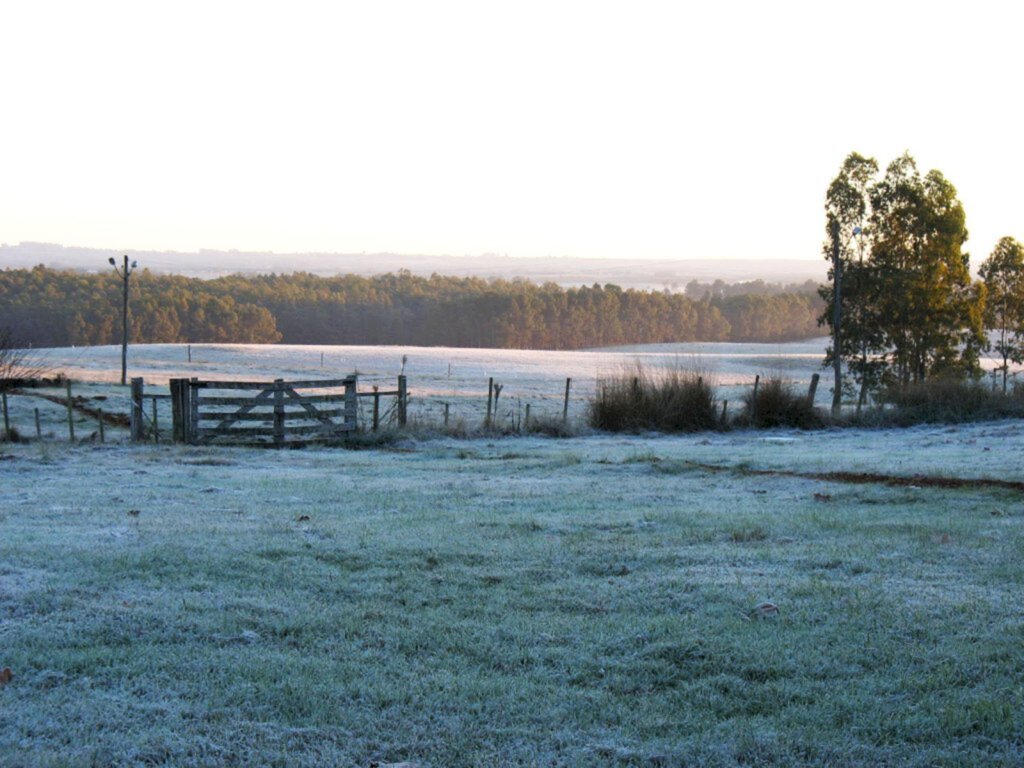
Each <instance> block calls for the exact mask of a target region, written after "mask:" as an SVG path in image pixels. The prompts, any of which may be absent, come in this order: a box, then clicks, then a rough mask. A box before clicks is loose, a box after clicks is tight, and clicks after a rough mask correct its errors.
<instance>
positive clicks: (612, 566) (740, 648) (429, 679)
mask: <svg viewBox="0 0 1024 768" xmlns="http://www.w3.org/2000/svg"><path fill="white" fill-rule="evenodd" d="M281 349H282V348H262V349H259V350H253V351H251V352H250V351H245V354H244V355H241V356H239V355H238V354H237V352H236V353H235V354H234V357H233V358H232V357H231V354H230V353H231V350H228V349H227V348H199V349H197V348H194V349H193V356H194V360H196V363H195V365H203V366H207V367H206V368H204V369H203V370H201V371H199V372H195V371H194V369H191V370H192V371H193V372H191V373H188V374H187V375H196V376H200V377H207V376H211V375H216V374H218V373H219V374H221V375H224V376H230V377H243V376H244V377H246V378H265V377H271V378H272V377H274V376H275V375H276V376H282V377H284V378H288V377H291V376H293V370H294V375H299V374H301V375H302V376H304V377H305V376H307V375H308V374H309V368H310V366H311V365H314V363H313V362H312V361H313V360H315V366H316V367H317V368H318V367H319V354H320V351H319V350H318V349H314V350H309V351H308V354H309V356H308V358H307V359H305V360H304V361H300V363H298V364H294V365H293V366H292V369H288V368H287V366H286V365H284V364H282V361H283V360H285V359H287V358H285V357H282V358H276V357H275V356H276V355H279V354H280V355H285V354H286V352H283V351H281ZM283 349H287V348H283ZM335 349H336V348H335ZM431 352H434V353H435V357H431ZM59 354H66V355H68V356H69V357H70V356H71V355H74V354H78V357H77V360H78V365H79V368H78V369H70V365H69V366H68V368H69V371H68V372H69V373H70V374H71V375H72V376H73V377H76V378H78V377H80V378H90V379H92V380H94V381H97V382H99V383H96V384H94V385H93V386H94V387H95V389H94V390H87V391H94V392H100V391H103V392H106V393H108V395H104V396H108V399H107V400H106V401H103V402H105V403H107V404H109V406H110V408H111V409H114V408H115V406H116V403H117V399H118V398H123V395H122V394H117V393H119V392H120V390H119V388H116V387H111V386H110V385H109V384H108V383H102V381H103V380H104V379H105V380H106V381H109V380H110V377H111V372H113V371H115V370H116V365H115V366H111V365H110V361H111V360H113V361H115V362H116V359H117V357H116V350H112V348H101V349H100V350H98V351H95V350H66V351H61V352H60V353H59ZM183 354H184V348H182V347H170V348H159V347H157V348H150V349H146V348H139V349H138V350H135V351H134V352H133V368H132V371H133V373H136V372H141V375H143V376H146V377H147V380H149V379H150V377H151V376H152V377H156V376H159V375H163V376H164V377H166V376H168V375H171V374H174V375H176V374H177V373H178V372H181V373H182V375H186V371H187V370H190V369H188V367H187V366H186V365H182V364H181V355H183ZM330 354H331V352H330V351H328V350H325V358H326V360H327V361H330ZM339 354H340V353H339ZM345 354H348V355H350V357H348V358H346V359H345V361H344V362H342V363H339V364H338V367H339V368H341V369H342V370H340V371H338V370H335V371H331V372H330V373H329V375H334V373H336V372H343V373H344V372H349V371H351V370H352V369H353V368H354V367H359V368H360V370H361V371H364V370H365V371H367V372H375V373H376V374H378V375H379V376H380V378H381V381H382V383H383V382H384V381H385V380H386V379H387V378H389V377H392V376H393V375H394V374H396V373H397V371H398V368H399V367H400V366H401V356H402V355H403V354H407V355H408V360H407V362H406V368H407V373H408V375H409V379H410V388H411V390H412V393H413V398H414V399H413V405H412V406H410V409H411V411H412V412H413V414H415V411H414V410H413V409H414V408H415V404H416V398H417V392H418V390H417V388H418V387H420V386H422V388H423V389H422V390H420V395H419V396H420V397H421V399H422V400H423V401H424V402H426V401H429V399H430V398H431V397H435V396H437V397H439V398H446V397H452V396H455V395H458V394H459V392H461V391H463V390H462V389H460V388H461V387H463V384H462V383H458V382H457V383H456V384H451V383H449V382H450V381H451V380H449V379H448V377H447V365H448V363H449V362H451V363H452V370H453V374H452V379H453V380H454V379H456V374H457V372H459V371H462V370H465V369H468V368H469V367H470V366H471V365H476V366H480V367H478V368H474V369H472V370H470V371H468V372H467V374H466V375H465V381H466V382H467V384H466V385H465V394H464V395H463V397H464V398H466V401H467V402H468V401H469V400H473V402H474V403H475V401H476V399H478V398H479V392H478V390H479V389H480V387H479V381H480V379H481V378H482V379H483V392H484V394H486V376H489V375H493V376H495V378H498V379H499V380H501V379H504V380H505V382H506V386H507V387H508V389H507V390H506V393H512V394H513V395H514V396H519V397H523V396H524V394H523V393H525V397H528V398H530V399H531V401H532V402H537V401H538V400H537V398H539V397H540V394H541V393H547V392H548V391H549V389H550V385H552V384H553V385H554V391H553V392H551V393H550V397H551V401H552V403H558V406H560V398H561V392H560V391H559V380H561V383H562V386H564V377H566V376H573V377H574V380H579V382H580V388H581V391H579V392H577V394H578V395H579V396H580V397H582V396H583V394H584V393H583V391H582V388H583V386H584V384H585V381H586V379H587V378H588V377H589V380H590V384H589V386H591V387H593V381H594V377H595V373H599V371H597V372H595V370H594V362H593V361H586V360H583V358H582V357H577V356H574V355H567V354H556V353H548V354H550V355H552V357H550V358H548V357H546V356H545V353H540V354H539V355H538V354H536V353H522V355H523V356H522V357H521V358H517V357H516V355H517V354H519V353H498V352H494V353H481V352H479V351H476V352H470V351H468V350H443V351H440V352H438V351H436V350H408V351H403V350H401V349H399V348H395V349H390V350H383V351H382V350H381V349H380V348H378V349H376V350H374V351H373V352H370V351H366V354H367V355H371V354H376V355H378V356H379V357H378V358H377V359H379V360H382V361H384V362H386V363H387V367H385V365H384V362H382V363H380V364H378V365H377V366H376V367H374V365H373V363H372V359H371V358H369V357H368V358H367V359H366V360H365V361H363V360H359V359H357V357H356V354H355V353H354V352H350V351H346V352H345ZM577 354H578V355H581V356H583V355H594V356H598V355H603V356H604V358H601V359H602V360H603V359H607V360H608V361H610V362H609V363H608V364H609V365H610V366H613V365H615V364H616V361H615V355H613V354H610V353H607V352H602V353H577ZM630 354H632V355H634V356H635V351H632V352H631V353H630ZM93 355H95V356H96V357H95V358H93V357H92V356H93ZM175 355H177V356H178V359H177V360H173V359H171V358H172V357H173V356H175ZM218 355H223V356H224V358H225V359H226V360H227V362H225V363H224V364H223V365H222V367H220V368H218V367H217V366H218V362H217V360H218V358H217V356H218ZM488 355H490V356H491V358H492V359H490V360H488V359H486V358H487V357H488ZM534 355H535V358H533V357H531V356H534ZM57 356H58V355H55V357H57ZM389 356H390V357H389ZM767 356H769V357H770V356H771V355H767ZM391 357H393V358H394V359H393V360H392V359H390V358H391ZM229 358H230V359H229ZM481 358H484V359H483V361H482V362H481ZM709 358H710V353H706V354H705V357H704V359H703V363H704V366H703V367H704V368H705V369H709V368H711V369H713V368H714V366H710V365H708V364H707V363H708V359H709ZM94 359H95V360H99V361H101V363H102V368H103V370H102V371H101V370H100V368H101V366H100V365H99V364H97V365H91V364H90V361H91V360H94ZM509 359H515V360H517V361H518V362H515V365H514V366H512V364H511V363H508V360H509ZM595 359H597V358H595ZM631 359H632V358H631ZM712 359H713V358H712ZM800 359H801V358H798V357H797V358H793V360H796V361H797V362H793V361H792V360H789V361H788V362H787V361H786V360H776V362H777V363H780V364H779V366H778V367H779V368H785V366H787V365H790V366H792V367H793V368H794V369H797V370H798V372H797V374H796V375H795V377H796V378H797V379H799V380H806V379H808V378H809V375H810V373H811V372H813V371H814V370H816V363H815V362H810V361H809V362H807V367H806V369H799V360H800ZM240 360H241V361H249V364H251V366H252V367H251V368H249V369H244V366H245V363H244V362H240ZM531 360H532V362H531ZM581 360H583V361H582V362H581ZM203 361H205V362H203ZM503 361H504V363H503ZM628 362H629V360H627V363H628ZM718 362H719V365H718V369H717V371H715V370H712V373H714V374H715V375H717V376H719V377H720V378H721V379H727V378H728V377H731V376H735V377H737V380H738V381H739V382H741V381H743V380H745V379H740V377H742V376H749V375H751V370H752V367H753V366H751V365H749V364H747V363H749V362H750V361H749V360H748V361H746V363H743V362H742V361H741V362H740V363H737V362H736V361H735V360H732V361H727V360H725V359H721V360H719V361H718ZM502 364H504V365H505V366H506V367H505V368H502V367H501V365H502ZM602 364H604V363H602ZM756 365H761V363H760V362H758V363H756ZM431 366H432V367H431ZM58 367H61V368H63V367H65V366H64V365H61V366H58ZM513 367H514V369H515V371H520V372H521V374H516V375H513V372H512V368H513ZM766 367H768V366H766ZM161 372H162V374H161ZM531 376H532V377H533V378H532V379H531V378H530V377H531ZM431 377H432V378H431ZM530 381H532V382H533V384H532V385H528V382H530ZM418 382H432V383H430V384H429V387H428V386H427V384H420V383H418ZM460 382H461V380H460ZM470 385H471V386H470ZM530 386H532V387H533V389H530ZM823 388H824V389H826V390H827V387H825V386H824V385H823ZM514 389H518V390H519V394H518V395H517V394H516V393H514V392H513V390H514ZM428 390H429V391H428ZM435 390H438V391H439V394H435ZM451 390H455V392H452V391H451ZM504 396H505V395H504V394H503V397H504ZM12 400H13V401H14V403H13V405H14V408H15V409H16V411H15V412H16V414H17V417H18V418H19V419H20V418H23V417H24V415H25V413H26V407H27V406H25V405H24V404H19V401H21V400H29V398H18V397H16V398H12ZM39 402H40V403H42V402H44V401H39ZM30 405H31V404H30ZM466 407H467V409H468V405H467V406H466ZM552 407H555V406H554V405H552ZM576 407H577V408H578V407H579V406H576ZM465 413H466V414H467V416H466V418H470V417H472V418H474V419H475V418H479V417H481V416H482V405H481V406H480V409H479V410H478V411H469V410H466V411H465ZM59 426H60V422H59V420H58V419H57V418H56V417H54V419H53V420H52V421H51V422H48V426H47V429H48V430H51V431H54V432H55V434H56V436H57V437H60V433H59ZM82 429H83V430H84V429H85V426H84V425H83V426H82ZM22 431H23V432H25V431H27V430H24V429H23V430H22ZM416 434H417V433H414V436H412V437H409V438H406V439H403V440H400V441H399V442H397V443H395V444H393V445H391V446H390V447H388V448H386V449H378V450H363V451H346V450H341V449H312V448H307V449H304V450H299V451H267V450H254V449H244V448H194V447H183V446H168V445H163V444H162V445H159V446H153V445H145V446H135V447H132V446H130V445H127V444H125V443H123V442H120V441H119V438H120V435H119V434H118V433H117V432H113V433H111V434H109V435H108V438H110V437H112V438H114V439H113V441H112V442H108V443H107V444H106V445H98V444H96V443H88V444H79V445H75V446H71V445H69V444H68V443H67V441H66V440H62V439H49V440H44V441H41V442H30V443H17V444H13V445H4V446H3V447H2V454H3V460H2V461H0V480H2V482H0V668H3V667H10V669H11V671H12V673H13V677H12V679H11V680H10V682H8V683H6V684H5V685H3V686H2V687H0V764H2V765H17V766H22V765H25V766H32V765H109V764H113V765H175V766H177V765H317V766H321V765H344V766H348V765H351V766H369V765H371V764H372V763H374V762H380V763H382V764H386V763H398V762H402V761H406V762H410V763H413V764H416V765H419V766H472V765H481V766H502V765H566V766H576V765H586V766H590V765H634V766H677V765H723V766H724V765H837V766H847V765H864V766H877V765H920V766H925V765H929V766H930V765H963V766H974V765H1006V766H1017V765H1021V764H1024V735H1022V734H1024V654H1022V648H1024V597H1022V587H1024V583H1022V582H1024V559H1022V557H1021V553H1022V552H1024V493H1022V492H1021V490H1020V486H1019V485H1017V486H1016V487H1014V486H1013V485H1012V482H1016V483H1018V484H1019V483H1020V482H1021V481H1024V471H1022V470H1024V459H1022V457H1024V424H1022V423H1021V422H1012V421H1004V422H997V423H991V424H976V425H968V426H952V427H950V426H928V427H916V428H913V429H907V430H887V431H860V430H829V431H820V432H811V433H802V432H792V431H778V432H744V431H734V432H729V433H722V434H708V435H697V436H686V437H661V436H653V435H643V436H609V435H584V436H581V437H576V438H571V439H550V438H538V437H530V438H526V437H514V438H503V437H493V438H486V437H485V438H478V439H473V440H454V439H449V438H432V439H424V438H422V437H417V436H415V435H416ZM838 473H849V474H843V475H841V474H838ZM858 475H859V476H858ZM883 476H889V477H891V478H892V481H887V480H886V479H885V477H883ZM958 478H959V479H970V480H973V481H977V482H972V483H968V484H958V483H956V482H953V480H955V479H958ZM855 481H856V482H855ZM1005 481H1012V482H1011V483H1009V484H1008V483H1006V482H1005ZM766 602H770V603H771V604H773V605H774V606H776V607H777V614H776V613H775V612H774V611H771V610H768V611H762V612H761V613H758V612H757V611H755V610H754V609H755V608H756V607H757V606H759V605H762V604H764V603H766ZM762 613H767V614H768V615H767V617H766V618H763V619H762V618H760V616H761V614H762Z"/></svg>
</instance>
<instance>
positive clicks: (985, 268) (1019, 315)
mask: <svg viewBox="0 0 1024 768" xmlns="http://www.w3.org/2000/svg"><path fill="white" fill-rule="evenodd" d="M978 273H979V274H980V275H981V279H982V280H984V284H985V313H984V317H983V319H984V325H985V330H987V331H991V332H993V333H994V334H995V339H994V340H992V341H991V342H990V347H991V348H992V349H994V350H995V352H996V354H998V355H999V357H1000V359H1001V360H1002V361H1003V362H1002V366H1000V369H999V370H1001V372H1002V374H1003V392H1004V393H1005V392H1006V387H1007V376H1008V374H1009V370H1010V363H1016V364H1017V365H1020V364H1021V363H1024V247H1022V246H1021V244H1020V243H1018V242H1017V241H1016V240H1014V239H1013V238H1012V237H1004V238H1002V239H1001V240H1000V241H999V242H998V243H997V244H996V247H995V249H994V250H993V251H992V255H991V256H989V257H988V258H987V259H986V260H985V262H984V263H983V264H982V265H981V268H980V269H979V270H978Z"/></svg>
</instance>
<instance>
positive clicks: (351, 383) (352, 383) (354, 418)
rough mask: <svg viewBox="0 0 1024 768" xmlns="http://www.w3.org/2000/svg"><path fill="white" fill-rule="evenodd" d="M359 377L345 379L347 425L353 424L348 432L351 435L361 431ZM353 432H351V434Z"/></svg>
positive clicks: (347, 434)
mask: <svg viewBox="0 0 1024 768" xmlns="http://www.w3.org/2000/svg"><path fill="white" fill-rule="evenodd" d="M358 381H359V380H358V379H357V378H356V377H355V376H350V377H349V378H347V379H345V425H346V426H349V425H351V427H352V428H351V430H349V432H346V435H345V436H346V437H350V436H351V435H352V434H355V433H356V432H358V431H359V386H358ZM350 433H351V434H350Z"/></svg>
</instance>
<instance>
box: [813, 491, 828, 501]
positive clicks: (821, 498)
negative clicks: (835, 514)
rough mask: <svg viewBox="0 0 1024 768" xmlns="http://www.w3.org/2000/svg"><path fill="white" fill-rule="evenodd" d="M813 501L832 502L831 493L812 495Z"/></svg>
mask: <svg viewBox="0 0 1024 768" xmlns="http://www.w3.org/2000/svg"><path fill="white" fill-rule="evenodd" d="M814 500H815V501H832V494H831V493H816V494H814Z"/></svg>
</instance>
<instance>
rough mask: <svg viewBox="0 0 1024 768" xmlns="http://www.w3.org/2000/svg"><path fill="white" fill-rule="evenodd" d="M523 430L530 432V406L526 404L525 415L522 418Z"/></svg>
mask: <svg viewBox="0 0 1024 768" xmlns="http://www.w3.org/2000/svg"><path fill="white" fill-rule="evenodd" d="M523 430H524V431H526V432H529V431H530V404H529V403H527V404H526V414H525V416H524V417H523Z"/></svg>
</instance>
